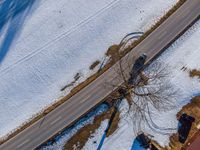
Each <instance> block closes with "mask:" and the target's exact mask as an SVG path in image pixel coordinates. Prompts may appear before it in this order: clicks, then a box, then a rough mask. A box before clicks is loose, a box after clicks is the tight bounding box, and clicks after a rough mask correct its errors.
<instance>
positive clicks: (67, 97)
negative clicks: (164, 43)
mask: <svg viewBox="0 0 200 150" xmlns="http://www.w3.org/2000/svg"><path fill="white" fill-rule="evenodd" d="M184 2H186V0H179V1H178V2H177V3H176V5H174V6H173V7H172V8H171V9H170V10H169V11H168V12H167V13H166V14H165V15H164V16H163V17H162V18H160V20H159V21H158V22H157V23H156V24H155V25H153V26H152V27H151V28H150V29H149V30H148V31H146V32H145V33H144V34H143V35H142V36H141V37H140V38H139V39H138V40H136V41H134V42H133V43H132V44H131V46H129V47H128V48H126V49H125V50H124V51H123V54H122V55H121V56H120V57H119V58H118V59H116V60H115V61H110V63H108V64H106V65H105V66H104V67H103V68H102V69H101V70H100V71H99V72H97V73H95V74H93V75H92V76H90V77H89V78H87V79H86V80H85V81H83V82H82V83H80V84H79V85H78V86H76V87H75V88H74V89H73V90H71V92H70V93H69V94H68V95H66V96H65V97H64V98H62V99H61V100H59V101H57V102H55V103H54V104H53V105H51V106H49V107H48V108H46V110H44V111H41V112H39V113H38V114H37V115H36V116H35V117H33V118H31V121H30V122H27V123H25V124H23V125H21V126H20V127H18V128H17V129H16V130H15V131H13V132H11V133H9V134H8V135H7V137H6V138H5V139H3V140H1V141H0V144H2V143H4V142H6V141H7V140H9V139H11V138H12V137H14V136H15V135H17V134H18V133H20V132H21V131H23V130H24V129H26V128H27V127H29V126H30V125H32V124H33V123H35V122H36V121H38V120H39V119H41V118H42V117H44V116H45V115H46V114H47V113H49V112H51V111H52V110H54V109H55V108H56V107H58V106H60V105H61V104H63V103H64V102H65V101H67V100H68V99H69V98H71V97H72V96H73V95H74V94H76V93H77V92H79V91H80V90H81V89H83V88H84V87H85V86H87V85H88V84H90V83H91V82H92V81H94V80H95V79H96V78H97V77H99V76H100V75H101V74H103V73H104V72H105V71H107V70H108V69H109V68H110V67H111V66H112V65H114V64H115V63H116V62H117V60H119V59H121V58H122V57H123V56H125V55H126V54H127V53H128V52H129V51H131V50H132V49H133V48H134V47H136V46H137V45H138V44H139V43H140V42H142V41H143V40H144V39H145V38H146V37H147V36H148V35H149V34H150V33H152V32H153V31H154V30H155V29H156V28H157V27H158V26H159V25H161V24H162V23H163V22H164V21H165V20H166V19H167V18H168V17H169V16H171V15H172V14H173V13H174V12H175V11H176V10H177V9H178V8H179V7H180V6H181V5H182V4H183V3H184ZM180 35H181V34H180ZM180 35H179V36H180ZM177 38H178V37H177ZM109 53H110V52H109Z"/></svg>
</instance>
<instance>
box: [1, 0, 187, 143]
mask: <svg viewBox="0 0 200 150" xmlns="http://www.w3.org/2000/svg"><path fill="white" fill-rule="evenodd" d="M21 1H22V0H21ZM21 1H20V2H19V1H18V2H16V0H10V1H2V2H1V3H0V12H1V13H0V25H3V24H4V26H0V76H1V78H0V96H1V98H0V126H1V128H0V137H3V136H4V135H6V134H7V133H8V132H10V131H12V130H13V129H15V128H16V127H18V126H19V125H21V124H22V123H24V122H26V121H27V120H28V119H29V118H31V117H32V116H34V115H35V114H36V113H38V112H40V111H41V110H42V109H44V108H45V107H47V106H49V105H50V104H51V103H53V102H55V101H56V100H58V99H59V98H60V97H62V96H63V95H66V94H67V93H68V92H69V90H66V91H65V92H61V91H60V89H61V88H62V87H63V86H65V85H66V84H67V83H69V82H71V81H72V80H73V76H74V75H75V74H76V73H77V72H81V73H82V74H83V77H82V79H81V81H83V80H84V79H85V78H87V77H88V76H89V75H90V74H91V73H93V72H92V71H89V69H88V68H89V66H90V64H91V63H92V62H93V61H95V60H96V59H102V58H103V57H104V53H105V51H106V50H107V48H108V47H109V46H110V45H112V44H114V43H118V42H119V41H120V39H121V38H122V37H123V36H124V35H125V34H126V33H129V32H133V31H145V30H147V29H148V28H149V27H150V26H151V25H152V24H153V23H154V22H155V21H156V20H157V19H158V18H159V17H160V16H162V15H163V14H164V13H165V12H166V11H167V10H168V9H169V8H170V7H171V6H172V5H173V4H175V3H176V2H177V0H168V1H164V0H148V1H147V0H101V1H98V0H90V1H88V0H67V1H66V0H59V1H55V0H40V1H36V2H35V3H33V5H32V4H29V5H26V6H27V7H21V8H20V5H21V4H23V3H22V2H21ZM29 1H30V0H29ZM29 1H28V0H23V2H24V3H25V4H26V3H27V2H29ZM14 2H15V3H16V4H15V3H14ZM5 3H7V4H9V3H10V5H12V6H13V5H16V8H13V7H6V9H5V10H4V9H3V8H2V6H4V4H5ZM9 8H10V10H9ZM17 8H20V9H22V8H23V9H24V10H21V11H20V12H19V11H15V9H16V10H18V9H17ZM25 8H26V9H25ZM2 12H3V13H2ZM16 13H17V14H16ZM14 14H16V15H14ZM5 16H6V17H5ZM4 20H7V22H3V21H4ZM185 76H186V75H185ZM79 82H80V81H79ZM127 136H128V135H127ZM131 140H132V139H130V141H131Z"/></svg>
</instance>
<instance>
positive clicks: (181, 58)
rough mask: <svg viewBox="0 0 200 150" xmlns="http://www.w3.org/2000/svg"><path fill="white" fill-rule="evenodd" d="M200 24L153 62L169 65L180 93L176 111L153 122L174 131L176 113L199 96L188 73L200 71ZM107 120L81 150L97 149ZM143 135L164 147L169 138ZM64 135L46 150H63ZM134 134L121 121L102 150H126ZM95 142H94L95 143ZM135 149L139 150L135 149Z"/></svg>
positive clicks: (195, 81) (199, 87)
mask: <svg viewBox="0 0 200 150" xmlns="http://www.w3.org/2000/svg"><path fill="white" fill-rule="evenodd" d="M199 39H200V21H198V22H197V23H196V24H195V25H194V26H192V27H191V29H190V30H188V31H187V32H186V33H185V34H184V35H183V36H182V37H180V38H179V39H178V40H177V41H176V42H175V43H174V44H173V45H172V46H170V47H169V48H168V49H167V50H166V51H165V52H164V53H163V54H162V55H161V56H160V57H159V58H158V59H157V60H156V61H161V62H162V63H163V64H164V65H165V64H166V65H169V71H170V73H171V75H170V81H171V82H172V83H173V85H174V88H175V89H178V90H179V94H180V95H179V99H178V101H177V103H176V106H177V107H176V108H175V109H174V110H171V111H169V112H167V113H161V112H159V113H157V114H156V116H155V118H154V121H155V122H156V124H158V125H159V126H161V127H172V128H176V127H177V125H178V122H177V120H176V114H177V112H178V111H179V110H180V109H181V107H182V106H183V105H185V104H187V103H188V102H189V100H190V99H191V98H192V97H193V96H195V95H200V79H198V78H190V77H189V73H188V70H190V69H200V59H199V57H200V43H199V42H198V41H199ZM183 66H185V67H187V69H188V70H186V71H183V70H181V68H182V67H183ZM126 109H127V103H126V102H125V101H123V103H122V105H121V112H122V113H121V115H123V113H124V112H125V111H124V110H126ZM107 122H108V121H107V120H106V121H103V122H102V124H101V127H100V128H99V129H98V130H97V131H96V132H95V134H94V135H93V137H92V138H91V139H89V140H88V142H87V143H86V145H85V146H84V148H83V150H94V149H96V148H97V147H98V144H99V142H100V140H101V137H102V135H103V132H104V130H105V128H106V126H107ZM143 131H145V132H147V133H149V134H151V135H153V136H154V139H155V140H156V141H158V142H159V143H160V144H161V145H163V146H164V145H167V144H168V142H169V139H168V138H169V135H161V134H158V133H155V132H153V131H151V130H150V129H149V128H148V127H145V128H144V130H143ZM66 137H68V136H65V137H63V138H61V139H60V141H58V143H55V144H54V145H52V146H49V147H46V149H48V150H49V149H50V150H57V149H62V146H63V144H64V143H65V141H66V140H67V138H66ZM134 139H135V135H134V132H133V127H132V124H131V120H130V118H125V119H121V121H120V124H119V129H118V130H117V131H115V133H114V134H113V135H112V136H110V137H108V138H106V139H105V142H104V145H103V147H102V150H115V149H119V150H129V149H131V147H132V144H133V141H134ZM94 141H96V143H94ZM134 150H138V149H134Z"/></svg>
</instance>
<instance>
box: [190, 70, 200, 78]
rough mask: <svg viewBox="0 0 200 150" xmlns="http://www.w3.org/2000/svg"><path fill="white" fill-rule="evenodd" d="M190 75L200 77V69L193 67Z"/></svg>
mask: <svg viewBox="0 0 200 150" xmlns="http://www.w3.org/2000/svg"><path fill="white" fill-rule="evenodd" d="M190 77H198V78H200V70H196V69H193V70H191V71H190Z"/></svg>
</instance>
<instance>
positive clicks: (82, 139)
mask: <svg viewBox="0 0 200 150" xmlns="http://www.w3.org/2000/svg"><path fill="white" fill-rule="evenodd" d="M113 110H114V108H113V107H112V108H110V109H109V110H108V111H106V112H104V113H102V114H101V115H98V116H96V117H95V118H94V121H93V123H92V124H88V125H86V126H84V127H83V128H81V129H80V130H79V131H78V132H77V133H76V134H75V135H74V136H73V137H72V138H71V139H70V140H69V141H67V143H66V144H65V145H64V148H63V150H73V149H74V147H76V149H77V150H80V149H82V148H83V146H84V145H85V143H86V142H87V141H88V139H89V138H90V137H92V134H94V133H95V131H96V129H98V128H99V127H100V125H101V122H102V121H104V120H106V119H109V118H110V117H111V114H112V112H113ZM118 122H119V113H117V115H116V116H115V118H114V121H113V124H112V126H111V130H109V132H108V135H107V136H109V135H111V134H112V133H113V132H114V131H115V130H116V129H117V128H118ZM102 134H103V133H102ZM94 142H95V141H94Z"/></svg>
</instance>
